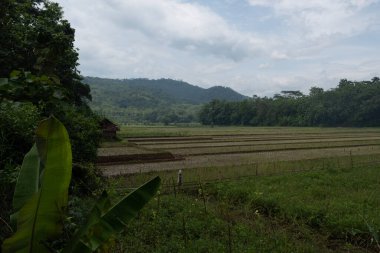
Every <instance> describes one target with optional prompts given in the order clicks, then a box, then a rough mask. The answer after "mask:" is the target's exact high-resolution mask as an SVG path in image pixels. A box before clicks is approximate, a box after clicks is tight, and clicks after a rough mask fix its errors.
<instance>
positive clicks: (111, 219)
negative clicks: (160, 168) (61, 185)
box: [63, 176, 161, 253]
mask: <svg viewBox="0 0 380 253" xmlns="http://www.w3.org/2000/svg"><path fill="white" fill-rule="evenodd" d="M160 181H161V179H160V178H159V177H158V176H157V177H155V178H153V179H152V180H150V181H148V182H147V183H145V184H144V185H142V186H140V187H139V188H138V189H136V190H134V191H133V192H131V193H130V194H128V195H127V196H126V197H124V198H122V199H121V200H120V201H119V202H118V203H116V204H115V205H114V206H112V207H110V208H108V206H109V204H108V202H109V199H108V197H107V195H106V193H103V195H102V197H101V198H100V199H99V200H98V202H97V203H96V205H95V207H94V208H93V209H92V211H91V213H90V215H89V218H88V220H87V223H86V224H85V225H84V226H83V227H82V228H81V229H79V230H78V231H77V232H76V233H75V235H74V238H75V239H74V241H73V242H72V243H71V244H70V245H68V247H67V248H66V249H65V250H64V251H63V252H66V253H68V252H72V253H74V252H78V253H86V252H94V251H96V250H97V249H99V248H100V247H101V246H102V245H104V244H106V243H107V242H108V241H109V240H110V238H112V236H114V235H116V234H117V233H120V232H121V231H123V229H125V227H126V224H127V222H128V221H129V220H131V219H132V218H133V217H135V216H136V215H137V213H138V211H139V210H140V209H141V208H143V207H144V205H145V204H146V203H148V202H149V201H150V200H151V198H152V197H153V196H154V195H155V194H156V192H157V190H158V187H159V186H160Z"/></svg>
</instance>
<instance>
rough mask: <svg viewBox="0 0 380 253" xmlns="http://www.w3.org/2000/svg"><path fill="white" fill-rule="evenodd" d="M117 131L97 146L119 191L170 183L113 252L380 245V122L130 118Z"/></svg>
mask: <svg viewBox="0 0 380 253" xmlns="http://www.w3.org/2000/svg"><path fill="white" fill-rule="evenodd" d="M119 138H120V141H117V142H108V143H104V144H103V146H102V148H100V149H99V151H98V155H99V163H98V167H99V168H100V169H101V171H102V172H103V174H104V175H106V176H108V177H110V178H111V180H110V181H111V182H112V185H113V188H114V189H115V193H114V194H125V192H128V191H129V190H131V189H134V188H136V187H137V186H138V185H140V184H142V183H143V182H145V181H147V180H148V179H149V178H151V177H153V176H155V175H160V177H161V179H162V184H161V189H160V193H159V194H158V195H157V197H156V198H155V199H154V200H153V201H151V202H150V203H149V204H148V206H147V207H146V208H145V209H144V211H143V212H142V213H141V214H140V215H139V217H138V218H136V219H135V220H134V221H133V222H132V224H131V227H130V229H129V230H128V232H126V233H125V234H123V235H121V236H120V238H118V239H117V242H118V243H116V246H115V249H114V251H115V252H125V251H128V252H380V244H379V233H380V231H379V229H380V129H378V128H281V127H272V128H265V127H262V128H261V127H213V128H212V127H157V126H155V127H146V126H144V127H143V126H132V127H123V128H122V130H121V131H120V133H119ZM179 170H181V172H182V183H181V184H178V172H179Z"/></svg>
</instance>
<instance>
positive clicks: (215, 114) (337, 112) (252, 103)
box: [199, 77, 380, 127]
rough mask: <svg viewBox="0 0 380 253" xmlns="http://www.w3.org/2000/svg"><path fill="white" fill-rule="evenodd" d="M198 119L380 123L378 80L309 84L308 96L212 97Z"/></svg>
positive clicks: (214, 121) (236, 122) (270, 123)
mask: <svg viewBox="0 0 380 253" xmlns="http://www.w3.org/2000/svg"><path fill="white" fill-rule="evenodd" d="M199 119H200V122H201V123H202V124H204V125H246V126H331V127H348V126H353V127H364V126H368V127H369V126H380V79H379V78H378V77H374V78H373V79H372V80H370V81H360V82H357V81H349V80H346V79H342V80H341V81H340V82H339V84H338V86H337V87H336V88H333V89H330V90H326V91H325V90H323V89H322V88H318V87H312V88H311V89H310V93H309V94H308V95H304V94H302V93H301V92H300V91H282V92H281V93H280V94H276V95H274V96H273V97H257V96H254V97H253V98H250V99H246V100H244V101H240V102H228V101H221V100H214V101H212V102H210V103H207V104H205V105H204V106H203V107H202V108H201V111H200V114H199Z"/></svg>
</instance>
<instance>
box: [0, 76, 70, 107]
mask: <svg viewBox="0 0 380 253" xmlns="http://www.w3.org/2000/svg"><path fill="white" fill-rule="evenodd" d="M64 92H65V90H64V89H63V87H62V86H61V85H60V84H59V81H58V80H54V78H50V77H47V76H44V75H43V76H39V77H38V76H35V75H32V74H31V73H30V72H24V71H16V70H14V71H12V73H11V74H10V78H9V79H8V78H3V82H2V84H1V85H0V98H1V99H7V100H10V101H16V102H31V103H33V104H34V105H36V106H39V107H53V108H54V107H55V104H56V103H57V102H58V101H59V100H64V99H65V96H64ZM0 101H1V100H0ZM46 109H47V108H46ZM49 110H51V109H50V108H49Z"/></svg>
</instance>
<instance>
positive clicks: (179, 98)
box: [84, 77, 246, 107]
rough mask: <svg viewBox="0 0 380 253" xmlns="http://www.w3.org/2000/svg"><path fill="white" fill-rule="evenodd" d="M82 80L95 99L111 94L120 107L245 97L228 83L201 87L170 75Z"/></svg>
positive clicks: (239, 99)
mask: <svg viewBox="0 0 380 253" xmlns="http://www.w3.org/2000/svg"><path fill="white" fill-rule="evenodd" d="M84 82H85V83H88V84H89V85H90V87H91V90H92V94H93V97H94V101H95V102H100V101H103V100H107V99H108V98H112V100H114V101H115V103H117V104H118V105H119V106H121V107H127V106H135V107H149V106H157V104H156V103H152V102H162V103H181V104H183V103H188V104H202V103H207V102H210V101H211V100H213V99H219V100H226V101H241V100H243V99H245V98H246V97H245V96H243V95H241V94H239V93H237V92H236V91H234V90H232V89H231V88H228V87H222V86H214V87H211V88H209V89H203V88H201V87H198V86H195V85H191V84H188V83H186V82H183V81H177V80H173V79H158V80H150V79H145V78H139V79H107V78H98V77H85V79H84Z"/></svg>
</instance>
